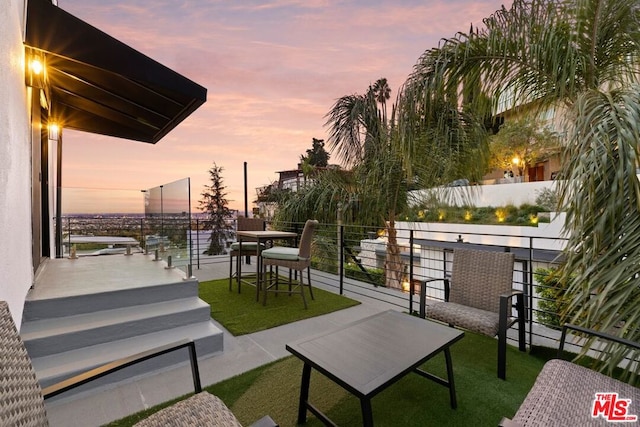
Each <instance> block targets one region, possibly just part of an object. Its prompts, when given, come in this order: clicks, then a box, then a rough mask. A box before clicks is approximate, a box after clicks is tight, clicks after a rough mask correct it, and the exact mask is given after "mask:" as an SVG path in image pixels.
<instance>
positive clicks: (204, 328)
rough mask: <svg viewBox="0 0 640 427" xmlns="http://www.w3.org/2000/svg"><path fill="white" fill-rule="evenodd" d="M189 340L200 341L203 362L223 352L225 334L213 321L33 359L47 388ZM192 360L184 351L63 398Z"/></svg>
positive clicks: (156, 359)
mask: <svg viewBox="0 0 640 427" xmlns="http://www.w3.org/2000/svg"><path fill="white" fill-rule="evenodd" d="M185 338H190V339H193V340H194V341H195V342H196V352H197V355H198V358H199V359H202V358H205V357H209V356H212V355H214V354H218V353H220V352H222V350H223V333H222V331H221V330H220V329H219V328H217V327H216V326H215V325H214V324H213V322H212V321H211V320H209V321H204V322H199V323H194V324H191V325H187V326H180V327H177V328H172V329H165V330H163V331H158V332H153V333H148V334H144V335H139V336H135V337H130V338H126V339H120V340H117V341H112V342H108V343H104V344H99V345H94V346H88V347H83V348H78V349H75V350H70V351H67V352H63V353H57V354H52V355H49V356H43V357H35V358H32V363H33V367H34V369H35V371H36V376H37V378H38V381H39V382H40V385H41V386H42V387H47V386H49V385H52V384H55V383H57V382H59V381H62V380H64V379H67V378H70V377H72V376H74V375H77V374H80V373H82V372H86V371H88V370H90V369H92V368H95V367H98V366H101V365H103V364H105V363H108V362H111V361H114V360H117V359H120V358H123V357H126V356H131V355H133V354H135V353H138V352H141V351H146V350H149V349H153V348H156V347H159V346H162V345H165V344H170V343H173V342H177V341H180V340H183V339H185ZM188 360H189V355H188V351H187V350H186V349H181V350H179V351H176V352H173V353H169V354H166V355H163V356H160V357H157V358H155V359H151V360H148V361H145V362H142V363H141V364H138V365H134V366H130V367H128V368H125V369H123V370H122V371H119V372H116V373H114V374H111V375H108V376H106V377H103V378H100V379H98V380H96V381H92V382H91V383H88V384H85V385H84V386H81V387H79V388H78V389H76V390H74V391H72V392H68V393H65V394H64V395H61V396H60V398H65V397H67V396H68V395H69V394H75V393H79V392H83V391H86V390H90V389H95V388H96V387H100V386H104V385H106V384H111V383H114V382H119V381H124V380H131V379H133V378H135V377H137V376H140V375H144V374H146V373H149V372H152V371H157V370H159V369H162V368H166V367H169V366H173V365H176V364H180V363H188Z"/></svg>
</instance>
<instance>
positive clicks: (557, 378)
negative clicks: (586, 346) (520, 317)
mask: <svg viewBox="0 0 640 427" xmlns="http://www.w3.org/2000/svg"><path fill="white" fill-rule="evenodd" d="M568 329H574V330H577V331H578V332H580V333H582V334H587V335H595V336H596V337H599V339H602V340H604V341H613V342H617V343H620V344H624V345H626V346H628V347H630V348H631V349H635V351H636V355H638V350H640V344H639V343H637V342H632V341H629V340H625V339H621V338H618V337H615V336H612V335H608V334H603V333H601V332H596V331H593V330H589V329H585V328H581V327H578V326H574V325H565V326H564V328H563V330H562V337H561V339H560V348H559V350H558V359H552V360H550V361H548V362H547V363H545V365H544V367H543V368H542V370H541V371H540V373H539V374H538V377H537V378H536V381H535V383H534V385H533V387H532V388H531V390H530V391H529V393H528V394H527V397H526V398H525V400H524V402H522V405H520V408H519V409H518V411H517V412H516V414H515V416H514V417H513V420H509V419H507V418H503V419H502V421H501V422H500V426H501V427H555V426H558V427H560V426H562V427H564V426H606V425H613V424H612V422H613V421H616V422H620V423H621V424H624V425H637V423H640V389H639V388H636V387H633V386H631V385H629V384H627V383H623V382H621V381H618V380H616V379H613V378H611V377H608V376H606V375H604V374H601V373H599V372H595V371H592V370H591V369H589V368H586V367H584V366H579V365H576V364H574V363H571V362H568V361H566V360H560V359H559V358H560V357H561V356H562V351H563V348H564V342H565V337H566V333H567V330H568ZM636 357H637V356H636ZM635 363H636V366H638V365H637V364H638V363H640V361H639V360H636V361H635ZM596 393H603V394H610V396H611V393H617V399H618V403H621V402H622V401H623V400H626V399H628V405H626V404H625V405H623V406H624V408H625V409H624V411H621V412H618V413H617V414H616V413H614V411H613V409H614V408H615V406H614V403H616V402H614V401H612V400H606V399H605V398H603V400H602V401H601V404H600V405H601V406H597V405H596V402H595V400H596V399H597V398H596ZM607 405H610V406H607ZM616 409H617V410H618V411H620V409H621V408H620V407H619V408H616ZM594 411H595V414H594ZM622 412H625V414H624V415H623V414H622ZM594 415H595V416H594ZM608 415H609V416H611V417H613V419H607V418H608ZM616 417H617V418H618V419H615V418H616ZM627 417H631V418H627ZM633 417H635V422H633ZM622 418H627V419H626V420H625V419H622ZM615 425H620V424H617V423H616V424H615Z"/></svg>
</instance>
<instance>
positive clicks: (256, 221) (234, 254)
mask: <svg viewBox="0 0 640 427" xmlns="http://www.w3.org/2000/svg"><path fill="white" fill-rule="evenodd" d="M264 229H265V221H264V219H262V218H245V217H242V216H239V217H238V223H237V230H238V231H263V230H264ZM261 246H262V245H261ZM261 249H264V248H261ZM257 253H258V242H251V241H248V240H246V239H243V241H242V245H241V244H240V242H233V243H232V244H231V247H230V251H229V290H232V289H233V279H235V280H236V283H237V284H238V293H240V285H241V283H242V281H241V280H240V279H241V273H242V271H241V270H242V269H241V267H240V264H241V262H242V257H243V256H247V257H251V256H256V254H257ZM234 259H235V260H236V270H235V272H234V271H233V260H234Z"/></svg>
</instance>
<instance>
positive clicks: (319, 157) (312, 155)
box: [300, 138, 329, 168]
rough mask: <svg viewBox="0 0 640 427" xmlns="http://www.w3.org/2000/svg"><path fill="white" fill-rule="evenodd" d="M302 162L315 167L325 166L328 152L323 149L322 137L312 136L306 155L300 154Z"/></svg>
mask: <svg viewBox="0 0 640 427" xmlns="http://www.w3.org/2000/svg"><path fill="white" fill-rule="evenodd" d="M300 160H301V161H302V163H306V164H308V165H310V166H315V167H321V168H324V167H327V165H328V164H329V153H327V150H325V149H324V139H317V138H313V142H312V146H311V148H310V149H308V150H307V155H306V156H304V155H302V156H300Z"/></svg>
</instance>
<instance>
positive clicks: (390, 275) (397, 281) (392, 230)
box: [384, 217, 404, 289]
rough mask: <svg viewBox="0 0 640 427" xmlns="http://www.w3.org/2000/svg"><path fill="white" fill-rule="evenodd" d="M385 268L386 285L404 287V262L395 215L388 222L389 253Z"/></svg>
mask: <svg viewBox="0 0 640 427" xmlns="http://www.w3.org/2000/svg"><path fill="white" fill-rule="evenodd" d="M384 269H385V273H386V278H385V283H386V286H387V287H388V288H397V289H402V281H403V278H404V264H403V262H402V257H401V255H400V246H399V245H398V231H397V230H396V227H395V221H394V220H393V217H392V219H391V220H390V221H389V222H388V223H387V255H386V257H385V261H384Z"/></svg>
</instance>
